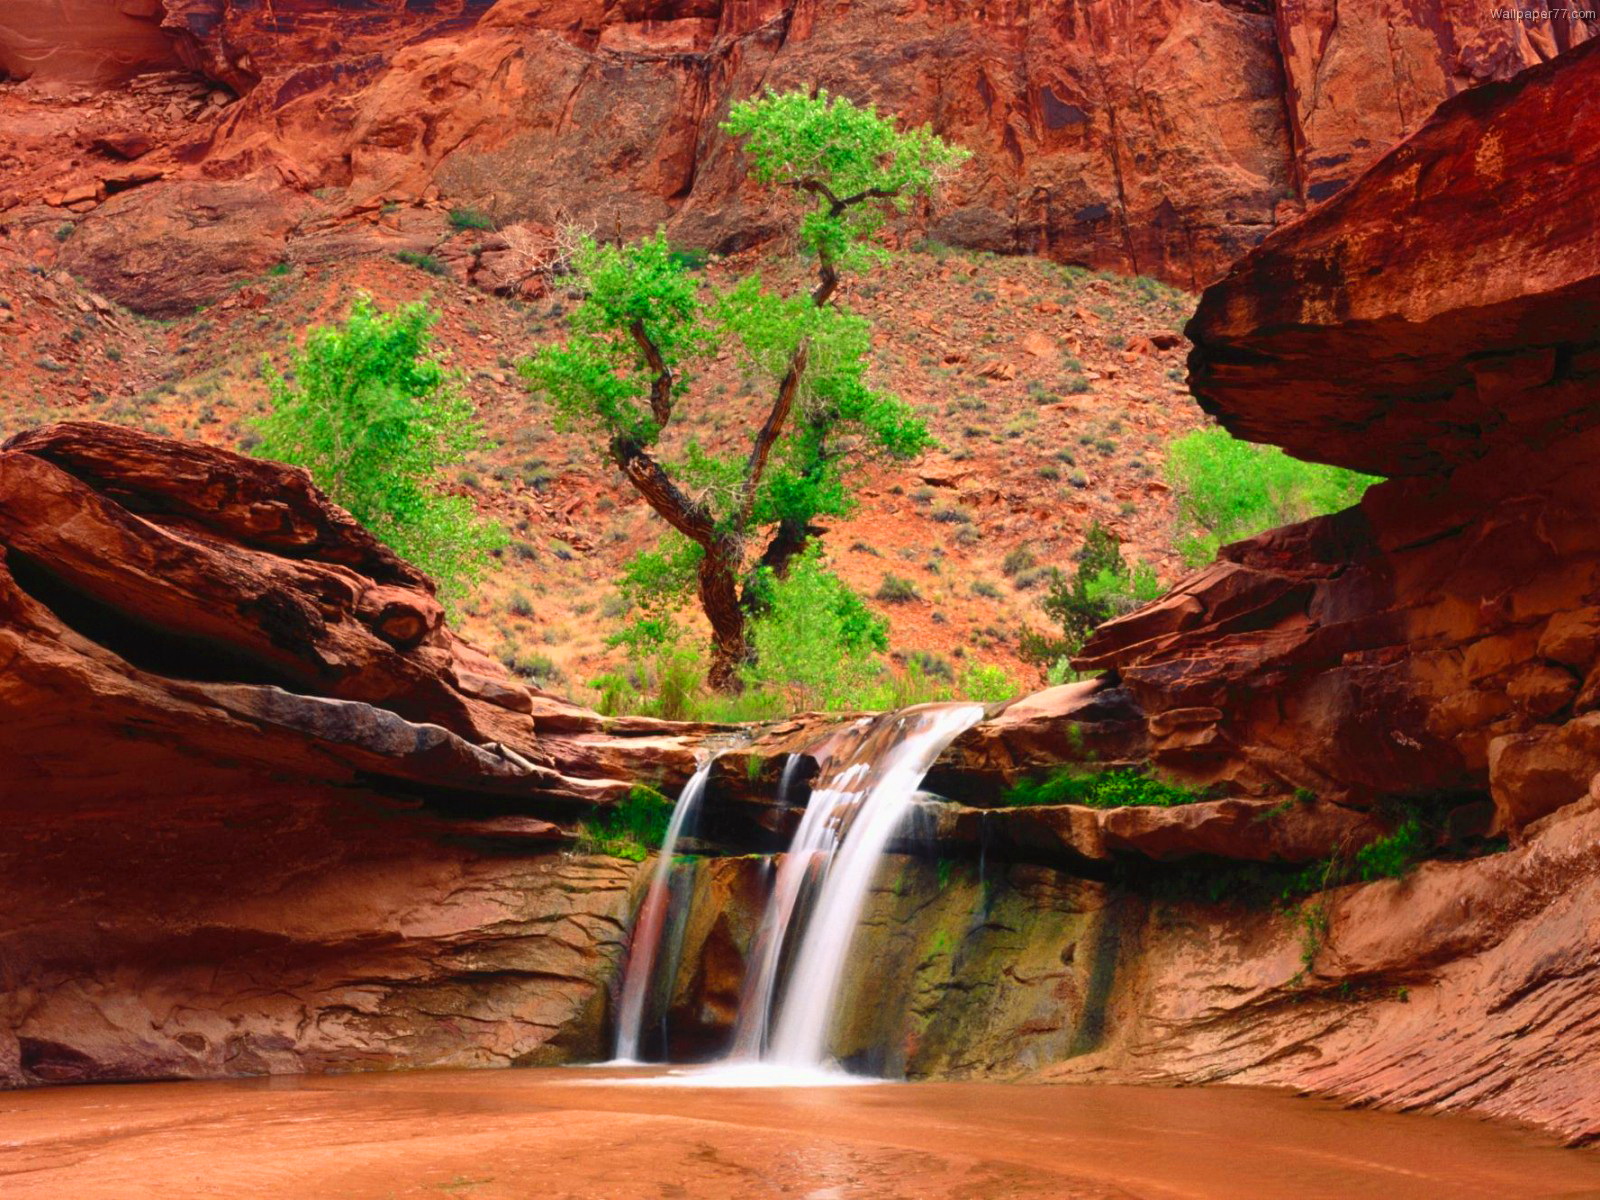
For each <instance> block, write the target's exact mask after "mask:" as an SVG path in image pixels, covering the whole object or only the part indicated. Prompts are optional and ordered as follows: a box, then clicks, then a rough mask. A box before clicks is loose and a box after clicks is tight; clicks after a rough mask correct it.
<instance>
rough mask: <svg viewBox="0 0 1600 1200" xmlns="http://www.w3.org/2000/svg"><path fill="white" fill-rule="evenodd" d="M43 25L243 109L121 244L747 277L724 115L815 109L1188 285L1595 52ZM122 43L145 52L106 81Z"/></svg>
mask: <svg viewBox="0 0 1600 1200" xmlns="http://www.w3.org/2000/svg"><path fill="white" fill-rule="evenodd" d="M19 3H20V5H21V7H20V8H18V9H17V15H16V17H15V18H14V19H13V20H11V21H8V22H6V23H5V24H4V25H0V70H5V71H7V72H8V73H10V74H13V75H17V74H21V75H26V74H29V73H30V72H33V71H38V72H39V77H40V78H45V77H46V76H47V75H49V74H50V73H51V71H52V70H55V71H57V73H59V74H60V75H62V76H63V77H67V76H72V77H85V78H87V77H98V78H102V79H104V80H106V81H107V82H111V81H114V80H115V79H117V78H120V77H122V76H123V75H124V74H128V73H133V72H135V71H137V70H146V69H151V68H153V67H156V66H163V65H165V66H177V65H182V66H185V67H187V68H189V69H192V70H195V71H199V72H201V73H203V74H205V75H206V76H209V77H210V78H211V79H213V80H216V81H218V82H220V83H222V84H224V85H225V86H226V87H227V88H228V89H229V90H230V91H231V92H232V93H234V94H237V95H239V96H240V97H241V100H240V101H239V102H238V103H237V104H231V105H227V106H220V105H216V104H213V103H211V100H212V99H213V98H214V97H215V95H216V93H215V92H210V93H208V92H207V91H206V90H205V89H202V90H200V91H199V92H198V93H194V94H190V92H187V91H179V92H174V93H173V103H172V105H171V106H170V109H171V120H172V124H173V125H174V126H182V125H183V124H184V123H185V122H186V121H187V120H189V119H190V118H188V117H186V116H185V114H186V113H187V112H189V111H190V108H185V107H184V105H189V106H190V107H191V108H192V109H193V112H194V117H193V119H196V120H200V121H202V122H204V123H205V124H206V127H205V128H204V129H203V130H202V131H201V132H200V134H199V136H197V137H193V138H191V137H190V136H189V134H188V133H187V132H185V133H184V134H183V135H181V136H182V144H181V145H173V146H172V147H171V148H170V150H171V154H172V157H173V158H174V160H175V161H176V162H177V163H179V164H181V166H182V172H183V174H185V175H189V176H192V177H193V178H190V179H187V180H173V181H170V182H168V181H163V182H161V183H159V184H157V185H155V186H153V187H151V188H149V189H148V191H149V192H150V193H151V194H147V195H141V196H140V198H139V199H138V200H137V201H129V202H128V203H127V205H126V206H125V207H119V208H117V209H115V210H114V211H113V213H112V214H109V216H111V217H114V218H115V221H116V224H117V226H118V228H119V229H120V232H121V234H122V235H123V236H125V237H127V238H129V239H130V240H131V242H132V243H133V244H135V245H140V244H142V242H143V239H144V238H145V236H146V231H148V230H166V231H167V232H168V233H169V234H175V235H181V236H180V238H179V240H180V244H181V243H182V242H183V241H186V240H188V239H189V238H190V237H192V235H193V231H192V229H189V230H186V229H185V228H184V226H185V224H186V222H184V221H183V219H182V214H183V212H185V211H187V210H189V209H191V208H193V207H194V203H193V198H192V197H180V198H177V199H166V198H162V196H161V195H160V194H161V193H164V192H167V191H169V190H171V189H174V188H180V187H184V186H192V185H193V184H194V183H195V182H197V181H198V180H199V179H205V180H208V181H214V182H213V186H216V185H217V184H220V183H222V182H230V183H239V184H243V183H245V182H249V183H250V184H252V185H254V187H255V189H256V190H254V191H244V192H239V193H237V194H236V195H235V196H233V197H231V198H230V199H229V200H228V201H227V202H226V204H227V205H228V206H229V207H231V208H232V213H231V220H232V222H233V224H234V225H235V227H236V228H237V229H238V230H240V231H245V230H250V231H253V232H252V234H251V238H250V239H249V240H261V241H262V242H263V243H264V242H265V241H266V240H270V239H271V238H272V237H275V236H278V234H279V232H280V231H281V229H282V219H281V214H282V213H283V211H284V210H286V209H287V210H291V211H296V210H298V209H299V208H301V207H302V206H303V204H304V197H305V195H306V193H309V192H313V191H316V190H318V189H321V188H335V189H340V191H341V193H342V194H343V195H345V196H347V197H348V199H349V201H350V203H351V207H352V210H356V211H359V210H361V209H362V208H363V206H365V205H367V204H369V203H370V202H371V201H372V200H373V199H374V198H378V197H387V198H401V197H410V198H414V199H429V198H438V197H441V196H442V197H445V198H447V199H449V200H451V201H456V202H460V203H463V204H470V205H473V206H475V207H480V208H483V209H485V210H487V211H491V212H493V213H494V214H495V215H496V217H497V218H498V219H499V220H500V221H501V223H502V224H503V225H509V224H513V223H516V222H522V221H529V222H533V223H535V224H536V225H541V226H550V225H553V224H555V223H557V222H559V221H563V220H576V221H578V222H579V223H582V224H589V225H596V226H602V227H604V228H606V229H608V230H610V229H620V230H621V231H622V232H624V233H625V234H637V233H644V232H649V231H651V230H653V229H654V228H655V227H656V226H658V225H660V224H669V225H670V226H671V227H672V232H673V235H674V237H675V238H676V239H677V240H679V241H682V242H685V243H688V244H692V245H699V246H703V247H707V248H719V249H723V250H734V249H738V248H740V247H743V246H747V245H750V244H751V243H753V242H755V241H759V240H761V239H762V238H765V237H767V236H769V235H771V234H772V233H773V232H774V231H775V230H776V229H777V228H778V227H779V222H778V221H777V220H776V219H775V216H774V213H773V211H772V209H771V205H770V203H769V201H768V200H767V199H766V198H765V197H762V196H761V195H760V194H759V193H758V192H757V191H756V190H755V189H752V188H750V187H748V186H747V181H746V179H745V165H744V163H743V160H742V159H741V157H740V156H739V155H738V154H737V152H736V151H735V148H734V147H733V146H732V145H731V144H730V142H729V140H728V139H727V138H726V137H725V136H724V135H723V134H722V133H721V132H720V130H719V128H718V124H719V122H720V120H721V119H722V117H723V115H724V114H725V113H726V111H727V107H728V105H729V104H730V103H731V102H733V101H734V100H736V99H739V98H742V97H744V96H747V95H750V94H753V93H754V92H756V91H757V90H759V89H760V88H761V87H763V86H773V87H778V88H787V87H815V86H822V87H826V88H828V89H829V90H831V91H834V92H837V93H839V94H844V95H849V96H851V97H852V98H855V99H859V100H873V101H875V102H876V103H878V104H879V106H880V107H883V108H885V109H887V110H890V111H893V112H895V113H896V114H898V115H900V116H903V117H904V118H906V119H907V120H909V121H911V122H914V123H921V122H924V121H931V122H933V123H934V125H935V126H936V128H937V129H938V131H939V132H940V133H942V134H944V135H946V136H948V137H951V138H953V139H955V140H957V141H959V142H962V143H963V144H965V145H967V146H969V147H970V148H972V149H973V151H974V152H975V154H976V161H975V163H974V164H973V166H972V167H971V168H970V169H968V170H967V171H966V172H964V173H962V174H961V175H959V176H958V177H957V178H956V179H955V180H954V181H952V184H951V186H950V188H949V189H948V191H947V193H946V195H945V196H944V197H943V198H941V199H940V200H939V201H938V202H937V203H935V204H934V205H933V206H931V207H929V208H927V209H926V210H925V211H920V212H918V213H916V214H913V216H912V218H911V226H915V227H920V228H922V229H925V230H926V231H927V232H928V233H929V234H930V235H931V236H933V237H935V238H938V239H940V240H943V241H947V242H954V243H958V244H962V245H968V246H976V247H981V248H984V249H989V250H996V251H1025V252H1032V253H1038V254H1045V255H1049V256H1051V257H1054V258H1057V259H1060V260H1063V261H1069V262H1074V263H1082V264H1087V265H1090V266H1094V267H1104V268H1112V269H1116V270H1122V271H1127V272H1131V273H1139V274H1146V275H1153V276H1157V277H1160V278H1163V279H1166V280H1168V281H1171V282H1175V283H1179V284H1182V285H1183V286H1186V287H1198V286H1200V285H1202V284H1203V283H1205V282H1206V281H1208V280H1209V279H1211V278H1214V277H1215V275H1216V274H1217V273H1218V272H1219V271H1220V270H1221V269H1222V267H1223V266H1224V265H1225V264H1226V263H1228V262H1229V261H1231V260H1232V259H1234V258H1235V257H1237V256H1238V254H1239V253H1241V252H1242V251H1243V250H1245V249H1247V248H1248V247H1249V246H1251V245H1253V244H1254V243H1255V242H1257V241H1258V240H1259V239H1260V237H1261V236H1262V235H1263V234H1264V233H1265V232H1267V231H1269V230H1270V229H1272V228H1273V227H1274V226H1275V225H1278V224H1281V223H1282V222H1283V221H1284V220H1286V219H1289V218H1292V217H1293V216H1295V215H1297V214H1298V213H1299V212H1300V211H1302V210H1303V209H1304V208H1305V207H1306V205H1307V204H1315V203H1316V202H1318V201H1320V200H1323V199H1325V198H1326V197H1327V196H1328V195H1330V194H1332V192H1334V191H1336V190H1337V189H1338V188H1339V187H1341V186H1343V185H1344V184H1345V183H1347V182H1348V181H1349V180H1352V179H1354V178H1355V176H1356V175H1357V174H1358V173H1359V172H1360V170H1361V169H1362V168H1363V167H1364V166H1366V165H1367V164H1368V163H1369V162H1370V161H1371V160H1372V159H1373V158H1375V157H1376V156H1377V155H1378V154H1379V153H1381V152H1382V151H1383V150H1384V149H1385V148H1387V147H1388V146H1389V145H1391V144H1393V142H1394V141H1395V140H1397V139H1398V138H1400V137H1402V136H1404V135H1406V134H1407V133H1410V132H1411V131H1412V130H1414V129H1415V128H1416V127H1417V126H1418V125H1419V124H1420V122H1422V121H1423V120H1424V119H1425V118H1426V116H1427V114H1428V112H1429V110H1430V109H1431V107H1432V106H1433V104H1435V103H1436V102H1437V101H1439V100H1442V99H1444V98H1445V97H1447V96H1449V95H1451V94H1453V93H1454V92H1456V91H1458V90H1460V89H1461V88H1463V87H1467V86H1472V85H1474V84H1477V83H1480V82H1483V81H1487V80H1499V79H1505V78H1507V77H1509V76H1510V75H1512V74H1514V73H1515V72H1516V71H1517V70H1519V69H1520V68H1522V67H1523V66H1526V65H1529V64H1531V63H1535V62H1538V61H1540V60H1541V59H1542V58H1544V57H1548V56H1549V55H1550V54H1553V53H1554V52H1555V51H1557V50H1561V49H1566V48H1567V47H1569V46H1571V45H1575V44H1577V43H1578V42H1581V41H1583V40H1584V39H1585V38H1587V37H1588V36H1589V35H1590V33H1591V32H1592V30H1591V29H1590V26H1589V23H1586V22H1585V21H1583V20H1581V19H1571V20H1562V21H1558V22H1551V21H1550V20H1548V19H1535V20H1528V21H1519V22H1509V21H1499V20H1496V19H1493V17H1492V16H1491V15H1490V14H1489V13H1488V11H1487V10H1481V9H1469V8H1463V7H1462V6H1460V5H1458V4H1454V3H1451V2H1450V0H1426V2H1425V3H1422V4H1421V5H1419V6H1417V7H1416V8H1415V9H1414V10H1407V12H1405V13H1403V14H1397V13H1394V12H1391V11H1389V10H1388V9H1386V8H1384V7H1383V6H1381V5H1378V4H1375V3H1373V2H1372V0H1346V2H1345V3H1344V4H1342V5H1341V6H1340V9H1339V19H1338V20H1337V21H1335V19H1334V14H1333V9H1332V8H1327V7H1324V8H1315V7H1306V6H1303V5H1294V4H1291V5H1287V6H1284V7H1280V8H1278V9H1276V10H1274V11H1273V12H1268V11H1267V10H1266V9H1264V8H1261V7H1260V6H1252V5H1242V6H1241V5H1234V6H1224V7H1223V8H1222V9H1218V8H1217V6H1214V5H1211V6H1207V5H1195V4H1173V5H1169V6H1168V7H1166V8H1164V9H1162V10H1161V11H1160V12H1144V11H1141V12H1139V13H1131V12H1122V11H1120V10H1116V9H1114V8H1106V9H1104V10H1103V11H1102V10H1098V9H1097V10H1096V13H1095V16H1094V19H1093V20H1088V19H1086V18H1084V16H1083V14H1082V13H1081V12H1079V11H1078V10H1077V9H1075V8H1074V7H1073V6H1072V5H1070V4H1068V3H1066V2H1065V0H1048V2H1047V3H1045V4H1043V5H1034V6H1031V7H1028V8H1026V9H1015V10H1014V9H984V10H977V9H973V10H970V11H968V10H966V9H963V10H961V11H960V12H956V11H954V10H947V9H945V8H940V7H931V8H922V9H918V10H916V11H914V12H913V11H910V10H907V9H906V8H905V7H904V6H903V5H899V4H897V3H894V2H893V0H851V3H848V4H845V5H842V6H835V7H823V8H818V7H816V6H814V5H810V4H807V3H798V2H796V0H759V2H757V3H749V4H737V5H735V4H723V3H712V4H708V5H704V6H700V7H698V8H697V9H696V10H695V12H694V14H693V15H691V16H684V17H682V18H680V19H675V20H662V19H660V17H659V14H658V13H656V12H655V11H654V10H650V9H648V8H646V9H640V8H637V7H633V6H617V5H608V4H605V3H602V2H601V0H558V2H556V3H544V2H542V0H499V3H494V4H491V3H489V2H488V0H438V2H437V3H435V2H430V3H428V4H426V5H416V4H405V3H400V2H399V0H377V2H375V3H373V4H370V5H367V6H366V7H365V8H363V9H362V11H361V13H360V15H359V17H356V16H352V14H351V12H350V10H349V8H348V6H346V5H342V4H336V3H333V2H332V0H280V2H279V3H275V4H273V5H271V6H249V5H240V4H232V3H225V2H224V0H161V3H160V4H159V5H158V4H157V3H156V2H155V0H134V3H135V7H134V9H129V8H128V6H127V5H126V4H123V5H117V4H115V3H114V2H113V0H71V3H72V4H73V5H75V6H76V8H77V10H78V15H79V17H80V18H81V19H79V20H74V21H70V22H69V23H68V25H66V26H63V25H62V23H61V22H60V21H59V20H58V19H55V18H52V17H51V16H50V14H51V13H53V12H55V7H52V5H51V4H49V3H45V2H44V0H19ZM14 7H15V6H14ZM56 7H59V5H57V6H56ZM130 13H131V14H132V15H130ZM158 22H159V29H158V28H157V23H158ZM1558 26H1559V27H1558ZM1335 28H1336V29H1337V31H1338V36H1337V37H1334V36H1333V31H1334V29H1335ZM113 40H115V41H116V42H117V43H118V44H119V46H120V47H121V48H122V50H125V51H126V53H122V50H119V52H118V54H113V55H108V52H107V46H108V43H110V42H112V41H113ZM119 56H120V57H119ZM47 60H50V61H57V60H59V64H60V66H59V67H50V66H49V65H48V62H47ZM113 60H115V61H113ZM72 63H76V64H79V65H77V66H72V67H71V68H70V69H69V68H68V64H72ZM1222 63H1225V64H1227V65H1226V69H1218V68H1217V64H1222ZM82 64H88V69H87V71H85V69H84V67H83V65H82ZM180 101H182V103H180ZM223 111H226V114H227V115H226V117H225V118H224V119H221V120H220V121H219V120H217V117H218V116H219V115H220V114H221V113H222V112H223ZM144 190H146V189H141V191H144ZM245 209H249V210H253V211H252V212H246V211H245ZM911 226H908V230H909V228H910V227H911ZM308 232H309V231H308ZM107 240H108V241H109V240H114V239H112V238H110V237H109V236H108V239H107ZM262 248H263V247H249V246H247V245H239V246H235V247H233V248H232V251H231V257H230V256H229V255H227V254H223V253H221V250H222V248H221V247H214V250H215V251H216V253H214V254H213V257H214V258H216V260H217V264H218V265H217V267H216V268H213V270H226V271H227V272H229V273H230V277H231V278H235V279H236V278H238V277H241V276H245V275H248V274H249V273H251V272H252V271H253V270H255V269H256V267H255V266H254V261H255V260H256V259H257V258H258V257H259V255H260V253H261V250H262ZM500 253H501V252H500V251H493V252H490V253H489V254H487V255H486V257H487V258H488V259H489V260H490V261H489V263H488V264H487V265H486V270H485V276H486V279H487V280H488V281H489V284H488V285H489V286H493V287H500V288H503V287H507V286H510V285H509V284H508V283H507V281H506V280H505V279H503V278H502V277H501V276H502V275H503V273H504V272H503V267H504V266H505V264H504V263H503V262H498V261H495V260H496V259H497V258H498V256H499V255H500ZM200 260H201V256H200V255H198V254H197V255H194V256H193V259H192V260H188V256H187V255H184V256H180V257H179V258H178V259H177V260H176V261H175V262H174V263H173V264H171V265H170V266H169V267H168V268H167V271H166V276H165V277H164V278H162V279H161V280H160V281H159V282H158V283H156V284H155V285H154V286H153V288H152V291H151V298H152V301H153V302H154V303H155V304H156V305H157V306H158V307H157V308H155V309H153V310H151V311H156V312H164V311H175V309H176V308H177V307H181V305H182V304H183V303H187V304H190V305H192V304H195V303H205V302H207V301H208V300H210V299H211V298H213V296H214V295H215V289H214V288H213V287H212V286H211V281H210V277H209V273H208V274H205V275H201V276H199V277H197V278H196V279H195V286H194V288H193V290H192V294H183V295H182V297H181V301H180V298H179V296H180V294H181V293H183V288H184V285H185V282H186V280H188V279H189V278H190V269H191V268H192V267H194V266H199V265H203V264H202V263H201V261H200ZM269 265H270V264H269ZM73 269H74V270H77V271H82V272H84V273H87V274H90V275H91V277H93V278H95V279H96V280H97V281H98V284H99V286H103V287H106V288H108V289H112V290H116V291H117V294H118V295H119V296H121V295H122V294H124V293H126V294H127V295H128V296H129V297H130V298H132V299H133V300H134V301H135V302H136V303H137V302H138V301H139V297H138V296H137V295H136V294H134V293H133V291H132V289H131V288H123V289H114V288H113V285H112V283H111V282H109V281H111V280H113V279H114V278H115V276H116V274H117V271H116V264H115V262H114V261H113V259H112V258H111V257H110V256H109V255H104V256H102V255H92V256H85V257H84V258H83V259H82V261H81V262H78V263H76V264H75V265H74V268H73ZM158 269H159V264H156V263H154V262H147V263H144V264H142V266H141V270H143V271H145V272H146V273H147V275H149V276H150V277H151V278H154V272H155V271H156V270H158Z"/></svg>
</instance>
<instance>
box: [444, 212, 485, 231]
mask: <svg viewBox="0 0 1600 1200" xmlns="http://www.w3.org/2000/svg"><path fill="white" fill-rule="evenodd" d="M450 228H451V229H456V230H468V229H493V228H494V218H493V217H491V216H490V215H489V214H488V213H486V212H479V211H478V210H477V209H475V208H452V209H451V210H450Z"/></svg>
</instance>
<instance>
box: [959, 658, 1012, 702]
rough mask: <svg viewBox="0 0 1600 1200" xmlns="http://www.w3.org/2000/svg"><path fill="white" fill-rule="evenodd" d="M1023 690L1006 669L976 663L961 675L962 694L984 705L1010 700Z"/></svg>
mask: <svg viewBox="0 0 1600 1200" xmlns="http://www.w3.org/2000/svg"><path fill="white" fill-rule="evenodd" d="M1021 690H1022V689H1021V688H1020V687H1019V686H1018V685H1017V681H1016V680H1015V679H1013V678H1011V673H1010V672H1009V671H1007V670H1006V669H1005V668H1004V667H996V666H990V665H988V664H987V663H976V664H974V665H973V666H971V667H969V668H968V669H967V670H966V671H964V672H962V674H961V694H962V695H964V696H965V697H966V698H967V699H968V700H976V701H978V702H979V703H982V704H993V703H996V702H998V701H1000V700H1009V699H1011V697H1013V696H1015V695H1016V694H1017V693H1018V692H1019V691H1021Z"/></svg>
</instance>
